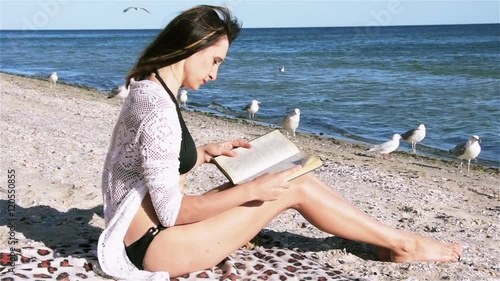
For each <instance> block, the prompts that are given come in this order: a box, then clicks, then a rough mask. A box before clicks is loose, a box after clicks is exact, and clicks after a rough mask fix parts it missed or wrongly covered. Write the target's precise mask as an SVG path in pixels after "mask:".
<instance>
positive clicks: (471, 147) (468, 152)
mask: <svg viewBox="0 0 500 281" xmlns="http://www.w3.org/2000/svg"><path fill="white" fill-rule="evenodd" d="M480 143H481V139H479V137H478V136H477V135H472V136H471V137H470V138H469V140H468V141H467V142H464V143H461V144H458V145H457V146H455V147H454V148H453V149H450V152H451V153H452V154H453V155H455V157H457V158H458V159H460V171H462V165H463V162H462V160H467V161H468V162H467V173H468V172H469V171H470V160H472V159H474V158H476V157H477V156H478V155H479V153H481V146H480V145H479V144H480Z"/></svg>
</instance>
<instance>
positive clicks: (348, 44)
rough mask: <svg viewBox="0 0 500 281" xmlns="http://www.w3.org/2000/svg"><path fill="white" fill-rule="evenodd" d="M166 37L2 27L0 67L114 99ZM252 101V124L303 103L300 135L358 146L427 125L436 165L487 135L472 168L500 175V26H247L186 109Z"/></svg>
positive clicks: (218, 110)
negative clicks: (148, 50)
mask: <svg viewBox="0 0 500 281" xmlns="http://www.w3.org/2000/svg"><path fill="white" fill-rule="evenodd" d="M159 32H160V30H37V31H33V30H1V31H0V47H1V52H0V71H2V72H6V73H13V74H20V75H26V76H30V77H35V78H41V79H46V77H47V76H48V75H49V74H50V73H51V72H54V71H55V72H57V73H58V75H59V81H61V82H63V83H69V84H76V85H80V86H84V87H90V88H96V89H98V90H102V91H103V95H107V94H108V93H109V91H110V90H111V88H113V87H115V86H118V85H122V84H124V80H125V76H126V74H127V72H128V70H129V69H130V68H131V67H132V66H133V64H134V63H135V61H136V59H137V57H138V56H139V54H140V53H141V51H142V50H143V49H144V48H145V47H146V46H147V45H148V44H149V43H150V42H151V41H152V40H153V39H154V37H155V36H156V35H157V34H158V33H159ZM281 67H284V70H285V71H284V72H281V71H279V69H280V68H281ZM253 99H256V100H258V101H260V102H261V105H260V110H259V111H258V112H257V114H256V117H255V120H254V121H251V122H257V123H260V124H264V125H269V126H272V127H279V126H280V125H281V122H282V120H283V118H284V116H286V115H287V114H288V113H289V112H291V111H293V109H294V108H299V109H300V111H301V120H300V126H299V128H298V130H297V133H298V134H303V133H308V134H316V135H322V136H325V137H330V138H335V139H339V140H343V141H348V142H353V143H359V144H366V145H372V144H378V143H381V142H384V141H387V140H390V139H391V137H392V135H393V134H395V133H399V134H402V133H404V132H406V131H407V130H410V129H414V128H416V127H417V126H418V125H419V124H425V126H426V128H427V136H426V137H425V139H424V140H423V141H422V142H420V143H418V145H417V154H420V155H424V156H427V157H434V158H438V159H447V160H450V159H454V157H453V156H452V155H451V154H450V152H449V150H450V149H452V148H453V147H455V145H457V144H460V143H464V142H466V141H467V140H468V138H469V137H470V136H471V135H478V136H479V137H480V138H481V147H482V150H481V154H480V155H479V157H478V158H477V159H476V160H473V162H472V164H473V165H474V164H481V165H484V166H487V167H493V168H500V24H474V25H430V26H379V27H370V28H368V27H320V28H243V29H242V31H241V33H240V36H239V37H238V38H237V39H236V41H234V42H233V44H232V45H231V47H230V50H229V53H228V55H227V58H226V60H225V62H224V63H223V64H222V65H221V67H220V70H219V73H218V76H217V80H216V81H214V82H209V83H208V84H206V85H204V86H203V87H202V88H201V89H199V90H198V91H189V100H188V107H187V109H188V110H196V111H202V112H208V113H212V114H215V115H220V116H226V117H230V118H238V119H246V118H247V117H246V113H245V112H244V111H243V110H242V108H243V107H244V106H245V105H246V104H248V103H249V102H250V101H251V100H253ZM398 150H400V151H407V152H411V145H410V144H409V143H406V142H401V144H400V146H399V148H398Z"/></svg>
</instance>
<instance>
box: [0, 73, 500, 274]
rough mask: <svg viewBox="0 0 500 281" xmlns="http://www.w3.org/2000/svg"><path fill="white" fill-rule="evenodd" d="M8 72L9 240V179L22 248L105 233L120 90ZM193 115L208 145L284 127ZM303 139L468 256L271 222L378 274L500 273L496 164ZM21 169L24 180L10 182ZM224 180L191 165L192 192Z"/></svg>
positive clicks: (391, 209) (2, 229) (1, 236)
mask: <svg viewBox="0 0 500 281" xmlns="http://www.w3.org/2000/svg"><path fill="white" fill-rule="evenodd" d="M0 80H1V84H0V88H1V108H0V109H1V120H0V131H1V135H0V136H1V144H0V145H1V162H2V165H1V177H0V178H1V181H0V183H1V185H0V186H1V190H0V193H1V195H0V196H1V197H0V202H1V203H2V204H1V205H0V206H2V210H1V213H2V222H1V223H0V245H7V243H8V241H9V235H10V233H9V231H10V229H9V227H8V223H7V222H6V221H5V218H6V216H4V214H7V213H8V212H7V207H6V206H7V205H8V204H7V202H8V198H9V197H8V195H9V194H10V193H8V191H10V190H11V189H15V205H16V213H15V214H16V216H15V225H16V231H15V235H16V239H18V245H17V246H22V245H33V244H37V245H48V246H50V245H54V244H57V243H61V242H64V241H73V240H75V241H77V240H78V239H82V238H88V239H97V237H98V236H99V234H100V231H101V230H102V228H103V226H104V221H103V218H102V215H103V214H102V197H101V187H100V181H101V169H102V166H103V161H104V158H105V154H106V151H107V147H108V142H109V139H110V137H111V132H112V128H113V126H114V123H115V121H116V119H117V117H118V114H119V111H120V105H121V102H120V100H119V99H117V98H113V99H108V98H107V97H106V94H105V93H102V92H99V91H96V90H93V89H87V88H83V87H76V86H73V85H65V84H61V83H59V84H58V85H57V86H56V87H53V88H50V87H49V84H48V82H47V81H45V80H39V79H33V78H28V77H21V76H13V75H9V74H5V73H0ZM183 114H184V116H185V119H186V123H187V124H188V126H189V127H190V131H191V132H192V135H193V137H194V139H195V141H196V142H197V144H199V145H201V144H204V143H207V142H214V141H224V140H229V139H236V138H246V139H253V138H255V137H256V136H258V135H261V134H263V133H266V132H269V131H270V130H272V129H275V127H273V126H266V125H262V124H258V123H255V122H251V121H247V120H243V119H229V118H225V117H217V116H213V115H209V114H205V113H201V112H195V111H190V110H184V113H183ZM304 118H306V117H304ZM294 142H295V143H296V144H297V145H298V146H299V147H300V148H301V149H302V150H304V151H307V152H312V153H316V154H318V155H320V156H321V157H322V159H323V160H324V162H325V165H324V166H323V167H321V168H319V169H318V170H316V171H315V173H316V174H317V175H318V176H319V177H320V178H321V179H322V180H324V181H325V182H327V183H329V185H330V186H331V187H332V188H335V189H336V190H337V191H338V192H339V193H341V194H342V195H343V196H345V197H346V198H347V199H348V200H349V201H351V202H352V203H353V204H355V205H356V206H357V207H359V208H360V209H362V210H363V211H364V212H366V213H368V214H370V215H371V216H373V217H375V218H377V219H378V220H380V221H382V222H383V223H386V224H388V225H391V226H394V227H397V228H401V229H406V230H410V231H413V232H416V233H419V234H422V235H426V236H429V237H432V238H435V239H439V240H443V241H452V242H460V243H462V244H463V247H464V251H463V256H462V258H461V261H460V262H458V263H432V262H420V263H405V264H396V263H389V262H379V261H375V260H373V256H372V255H371V254H370V253H369V250H368V247H366V245H363V244H361V243H356V242H351V241H347V240H343V239H339V238H336V237H331V235H328V234H326V233H323V232H321V231H319V230H317V229H315V228H314V227H313V226H311V225H310V224H309V223H308V222H307V221H305V220H304V219H303V218H302V217H301V216H300V215H299V214H298V213H297V212H295V211H292V210H290V211H287V212H285V213H283V214H282V215H281V216H279V217H278V218H276V219H275V220H274V221H273V222H272V223H271V224H270V225H269V226H268V227H267V228H266V229H268V230H269V231H271V232H273V233H280V237H282V239H284V240H286V241H287V243H289V244H293V245H296V246H297V247H298V248H303V249H307V250H308V251H314V252H316V255H317V256H318V257H319V258H320V259H321V260H322V261H324V262H326V263H328V264H330V265H331V266H333V267H334V268H336V269H338V270H340V271H342V272H346V273H350V274H354V275H357V276H362V277H366V278H368V279H370V280H500V262H499V261H500V253H499V252H500V247H499V246H500V237H499V233H500V231H499V218H500V203H499V199H500V192H499V191H500V171H499V170H498V169H492V168H486V167H481V166H478V165H475V164H474V163H473V164H472V167H473V169H472V171H471V172H470V173H466V172H465V171H462V172H460V171H459V169H458V166H459V162H458V161H448V160H438V159H433V158H429V157H422V156H418V155H413V154H411V153H406V152H395V153H393V154H392V155H393V157H392V158H390V159H387V160H385V159H382V158H381V157H380V156H379V155H376V154H371V153H368V152H366V151H365V149H366V148H367V145H361V144H352V143H348V142H342V141H338V140H335V139H327V138H323V137H320V136H314V135H306V134H303V133H301V132H300V127H299V130H298V133H297V137H296V138H295V139H294ZM424 142H425V140H424ZM401 145H409V144H401ZM12 170H14V171H15V185H14V186H12V185H11V186H9V185H8V176H9V175H12V174H13V173H12ZM225 181H226V179H225V177H224V176H223V175H222V174H221V173H220V172H219V171H218V170H217V169H216V168H215V167H214V166H213V165H203V166H202V167H200V168H198V169H196V170H195V171H193V172H192V173H190V174H189V176H188V178H187V191H186V192H187V193H192V194H198V193H202V192H204V191H206V190H208V189H210V188H213V187H215V186H217V185H219V184H221V183H223V182H225ZM9 187H11V188H9Z"/></svg>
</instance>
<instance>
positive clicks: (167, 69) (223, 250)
mask: <svg viewBox="0 0 500 281" xmlns="http://www.w3.org/2000/svg"><path fill="white" fill-rule="evenodd" d="M239 31H240V25H239V24H238V22H237V20H236V19H234V18H233V17H232V15H231V14H230V12H229V11H228V10H227V9H226V8H223V7H215V6H197V7H194V8H191V9H188V10H186V11H184V12H183V13H181V14H180V15H178V16H177V17H176V18H175V19H173V20H172V22H170V23H169V24H168V25H167V26H166V27H165V29H164V30H163V31H162V32H161V33H160V34H159V35H158V37H157V38H156V39H155V40H154V41H153V42H152V43H151V45H149V46H148V47H147V48H146V49H145V50H144V52H143V53H142V55H141V56H140V58H139V59H138V61H137V63H136V65H135V66H134V67H133V68H132V70H131V71H130V74H129V75H128V77H127V78H128V79H127V81H130V79H131V78H134V79H133V80H132V82H131V85H130V94H129V96H128V98H127V99H126V101H125V104H124V106H123V109H122V112H121V114H120V117H119V119H118V122H117V124H116V127H115V129H114V132H113V136H112V139H111V144H110V147H109V151H108V155H107V157H106V163H105V166H104V172H103V185H102V188H103V194H104V213H105V220H106V228H105V230H104V232H103V233H102V235H101V237H100V239H99V246H98V248H99V251H98V252H99V261H100V264H101V267H102V269H103V270H104V271H105V272H106V273H108V274H110V275H112V276H114V277H117V278H131V279H140V278H149V277H162V278H165V277H168V276H169V275H170V276H179V275H181V274H185V273H188V272H193V271H198V270H202V269H206V268H210V267H212V266H214V265H216V264H217V263H219V262H220V261H221V260H223V259H224V258H225V257H226V256H228V255H229V254H231V253H232V252H233V251H235V250H236V249H238V248H239V247H240V246H242V245H244V244H245V243H246V242H248V241H249V240H250V239H252V238H253V237H254V236H255V235H256V234H257V233H258V232H259V231H260V230H261V229H262V228H264V227H265V226H266V225H267V224H268V223H269V222H270V221H271V220H272V219H273V218H275V217H276V216H278V215H279V214H280V213H282V212H283V211H285V210H287V209H289V208H293V209H295V210H297V211H298V212H300V213H301V214H302V215H303V216H304V217H305V218H306V219H307V220H308V221H309V222H310V223H311V224H313V225H314V226H316V227H317V228H319V229H321V230H323V231H325V232H328V233H330V234H332V235H337V236H340V237H344V238H347V239H352V240H356V241H361V242H366V243H370V244H373V245H376V246H378V248H379V254H380V258H383V259H387V260H391V261H394V262H404V261H442V262H449V261H457V260H458V259H459V258H460V254H461V246H460V245H457V244H449V243H443V242H438V241H435V240H432V239H429V238H425V237H422V236H418V235H416V234H412V233H409V232H405V231H401V230H397V229H394V228H391V227H389V226H386V225H383V224H381V223H379V222H378V221H376V220H375V219H373V218H371V217H369V216H368V215H366V214H365V213H363V212H361V211H360V210H359V209H357V208H355V207H354V206H353V205H351V204H350V203H349V202H347V201H346V200H345V199H343V198H342V197H341V196H340V195H338V194H337V193H336V192H335V191H334V190H333V189H332V188H330V187H329V186H327V185H325V184H324V183H323V182H321V181H320V180H319V179H318V178H317V177H315V176H314V175H313V174H312V173H309V174H306V175H303V176H301V177H299V178H296V179H294V180H293V181H290V182H287V181H286V180H285V178H286V177H287V175H288V174H290V173H292V172H294V171H295V169H297V167H295V168H291V169H290V170H287V171H283V172H280V173H275V174H266V175H263V176H261V177H258V178H257V179H255V180H252V181H250V182H247V183H244V184H241V185H237V186H231V185H230V184H229V183H228V184H225V185H223V186H219V187H216V188H214V189H212V190H211V191H209V192H207V193H205V194H201V195H189V196H184V195H183V194H182V193H181V191H180V187H181V185H182V184H181V183H182V179H183V177H184V175H185V174H186V173H187V172H189V171H190V170H191V169H193V168H194V167H196V166H199V165H201V164H204V163H208V162H210V159H211V158H212V157H214V156H218V155H228V156H234V152H233V151H232V149H233V148H235V147H244V148H248V149H252V148H251V145H250V144H249V143H248V142H246V141H243V140H235V141H228V142H222V143H215V144H206V145H203V146H200V147H198V148H197V147H196V146H195V144H194V142H193V139H192V138H191V136H190V134H189V131H188V128H187V127H186V125H185V123H184V120H183V118H182V115H181V113H180V110H179V105H178V104H177V102H176V99H175V95H174V93H177V92H178V90H179V88H180V87H181V86H184V87H187V88H189V89H192V90H197V89H198V88H199V87H200V86H201V85H203V84H205V83H207V82H209V81H214V80H215V79H216V78H217V72H218V69H219V67H220V65H221V63H222V62H223V61H224V58H225V57H226V54H227V52H228V49H229V46H230V44H231V43H232V42H233V40H234V39H235V38H236V37H237V36H238V34H239ZM137 269H139V270H137ZM152 275H153V276H152Z"/></svg>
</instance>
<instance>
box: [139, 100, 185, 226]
mask: <svg viewBox="0 0 500 281" xmlns="http://www.w3.org/2000/svg"><path fill="white" fill-rule="evenodd" d="M165 95H166V93H159V94H158V95H155V94H151V92H149V93H148V96H147V99H148V102H147V105H146V106H151V107H152V108H151V110H147V111H149V112H148V113H147V116H145V117H144V119H143V121H142V124H141V127H140V132H139V135H140V137H139V142H140V147H141V157H142V159H141V160H142V171H143V176H144V182H145V184H146V186H147V188H148V191H149V195H150V197H151V201H152V203H153V207H154V209H155V211H156V214H157V216H158V219H159V220H160V223H161V224H162V225H163V226H165V227H170V226H173V225H174V224H175V221H176V219H177V215H178V214H179V210H180V206H181V201H182V194H181V192H180V190H179V187H178V185H179V150H180V143H181V128H180V124H179V120H178V117H177V112H176V109H175V104H174V103H173V102H172V101H171V100H170V99H169V98H168V96H165Z"/></svg>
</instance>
